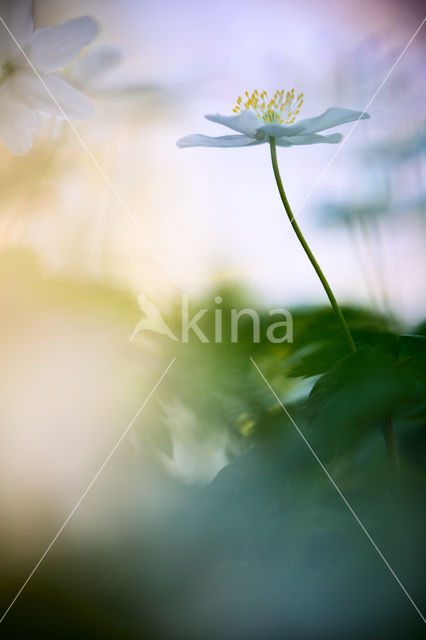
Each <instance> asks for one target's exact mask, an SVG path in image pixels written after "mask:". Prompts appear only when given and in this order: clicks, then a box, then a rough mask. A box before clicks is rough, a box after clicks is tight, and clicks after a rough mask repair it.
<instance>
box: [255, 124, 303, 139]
mask: <svg viewBox="0 0 426 640" xmlns="http://www.w3.org/2000/svg"><path fill="white" fill-rule="evenodd" d="M258 122H259V121H258ZM302 131H304V127H303V126H302V125H300V124H262V125H261V126H260V127H258V128H257V129H256V134H255V135H256V139H257V140H263V139H264V138H265V136H273V137H274V138H282V137H283V136H287V137H290V136H295V135H297V134H298V133H301V132H302Z"/></svg>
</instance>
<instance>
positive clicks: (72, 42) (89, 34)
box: [27, 16, 98, 72]
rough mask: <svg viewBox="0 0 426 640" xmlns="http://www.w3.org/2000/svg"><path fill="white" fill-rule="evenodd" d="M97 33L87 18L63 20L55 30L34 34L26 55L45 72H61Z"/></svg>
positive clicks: (96, 26)
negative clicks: (58, 70)
mask: <svg viewBox="0 0 426 640" xmlns="http://www.w3.org/2000/svg"><path fill="white" fill-rule="evenodd" d="M97 34H98V25H97V24H96V22H95V21H94V20H93V19H92V18H90V17H89V16H81V17H79V18H73V19H72V20H67V22H64V23H63V24H61V25H59V26H57V27H44V28H43V29H37V31H34V33H33V35H32V37H31V39H30V41H29V44H28V47H27V54H28V57H29V58H30V60H31V62H32V63H33V65H34V66H35V67H36V68H37V69H39V70H41V71H45V72H49V71H56V70H57V69H62V67H65V66H66V65H68V64H69V63H70V62H72V61H73V60H74V59H75V58H77V56H78V55H79V54H80V49H81V48H82V47H84V46H85V45H86V44H89V42H91V41H92V40H93V39H94V38H95V37H96V36H97Z"/></svg>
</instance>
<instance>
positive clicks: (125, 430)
mask: <svg viewBox="0 0 426 640" xmlns="http://www.w3.org/2000/svg"><path fill="white" fill-rule="evenodd" d="M175 360H176V357H174V358H173V359H172V360H171V362H170V363H169V365H168V367H167V369H165V370H164V371H163V373H162V374H161V376H160V378H159V379H158V380H157V382H156V384H155V385H154V387H153V388H152V389H151V391H150V393H149V394H148V396H147V397H146V398H145V400H144V401H143V403H142V404H141V406H140V407H139V409H138V410H137V411H136V413H135V415H134V416H133V418H132V419H131V421H130V422H129V424H128V425H127V427H126V428H125V429H124V431H123V433H122V434H121V436H120V437H119V439H118V440H117V442H116V443H115V445H114V446H113V448H112V449H111V451H110V453H109V454H108V455H107V457H106V458H105V460H104V462H103V463H102V464H101V466H100V467H99V469H98V470H97V472H96V473H95V475H94V476H93V478H92V480H91V481H90V483H89V485H88V486H87V488H86V489H85V490H84V492H83V493H82V495H81V496H80V498H79V499H78V500H77V502H76V504H75V506H74V508H73V509H72V511H70V513H69V514H68V516H67V517H66V519H65V520H64V522H63V524H62V525H61V527H60V529H59V531H58V532H57V534H56V535H55V537H54V538H53V539H52V540H51V542H50V543H49V545H48V546H47V547H46V549H45V551H44V552H43V554H42V556H41V558H40V560H39V561H38V562H37V564H36V565H35V566H34V568H33V569H32V571H31V573H30V574H29V576H28V577H27V579H26V580H25V582H24V584H23V585H22V587H21V588H20V589H19V591H18V593H17V594H16V595H15V597H14V598H13V600H12V602H11V603H10V605H9V606H8V608H7V609H6V611H5V612H4V613H3V615H2V617H1V618H0V624H1V623H2V622H3V620H4V619H5V617H6V616H7V614H8V613H9V611H10V610H11V608H12V607H13V605H14V604H15V602H16V600H17V599H18V598H19V596H20V595H21V593H22V592H23V590H24V589H25V587H26V586H27V584H28V583H29V581H30V580H31V578H32V577H33V575H34V574H35V572H36V571H37V569H38V568H39V566H40V565H41V563H42V562H43V560H44V559H45V557H46V556H47V554H48V553H49V551H50V549H51V548H52V547H53V545H54V544H55V542H56V540H57V539H58V538H59V536H60V535H61V533H62V531H63V530H64V529H65V527H66V526H67V524H68V522H69V521H70V520H71V518H72V517H73V515H74V514H75V512H76V511H77V509H78V508H79V506H80V505H81V503H82V502H83V500H84V498H85V497H86V496H87V494H88V493H89V491H90V489H91V488H92V487H93V485H94V484H95V482H96V480H97V479H98V478H99V476H100V475H101V473H102V471H103V470H104V469H105V467H106V466H107V464H108V462H109V461H110V460H111V458H112V456H113V455H114V453H115V452H116V451H117V449H118V447H119V446H120V444H121V443H122V442H123V440H124V438H125V437H126V436H127V434H128V433H129V431H130V429H131V428H132V427H133V425H134V423H135V421H136V420H137V419H138V417H139V415H140V414H141V412H142V410H143V409H144V407H145V405H146V404H147V403H148V401H149V400H150V398H151V397H152V395H153V394H154V393H155V391H156V390H157V388H158V387H159V385H160V383H161V381H162V380H163V378H164V376H165V375H166V373H167V372H168V371H169V369H170V367H171V366H172V365H173V364H174V361H175Z"/></svg>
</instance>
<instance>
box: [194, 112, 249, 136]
mask: <svg viewBox="0 0 426 640" xmlns="http://www.w3.org/2000/svg"><path fill="white" fill-rule="evenodd" d="M205 118H207V120H210V121H211V122H218V123H219V124H224V125H225V127H229V128H230V129H233V130H234V131H238V132H239V133H243V134H244V135H246V136H249V137H252V138H254V133H255V131H256V129H258V127H259V118H258V117H257V116H256V115H255V114H254V113H253V112H252V111H249V110H248V109H245V110H244V111H243V112H242V113H239V114H238V115H237V116H222V115H220V113H216V114H215V115H207V116H205Z"/></svg>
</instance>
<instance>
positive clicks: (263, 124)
mask: <svg viewBox="0 0 426 640" xmlns="http://www.w3.org/2000/svg"><path fill="white" fill-rule="evenodd" d="M244 100H245V101H244ZM244 100H243V98H241V97H239V98H238V100H237V104H236V106H235V108H234V109H233V111H234V113H235V114H236V115H233V116H222V115H220V114H219V113H218V114H216V115H211V116H205V117H206V118H207V120H211V121H212V122H218V123H219V124H224V125H225V126H226V127H229V129H232V130H233V131H238V133H239V135H228V136H219V137H217V138H214V137H210V136H205V135H202V134H200V133H196V134H193V135H190V136H185V137H184V138H181V139H180V140H178V142H177V145H178V147H250V146H253V145H257V144H264V143H267V142H269V138H270V137H273V138H275V139H276V144H277V146H279V147H291V146H292V145H299V144H317V143H318V142H327V143H332V144H333V143H334V144H335V143H337V142H340V141H341V139H342V135H341V134H340V133H331V134H329V135H325V136H322V135H318V133H317V132H318V131H323V130H324V129H330V128H331V127H335V126H336V125H339V124H344V123H345V122H353V121H354V120H361V119H362V120H364V119H366V118H369V117H370V116H369V115H368V113H364V112H363V111H352V110H351V109H340V108H337V107H331V108H330V109H327V111H324V113H322V114H321V115H319V116H316V117H315V118H305V119H304V120H299V122H298V123H297V124H293V123H294V121H295V120H296V118H297V116H298V115H299V112H300V109H301V106H302V104H303V93H301V94H300V95H298V96H297V97H296V98H295V96H294V89H292V90H291V91H287V93H285V92H284V90H282V91H276V92H275V94H274V96H273V97H272V98H269V97H268V94H267V92H266V91H262V92H260V93H259V91H258V90H257V89H256V91H254V92H253V93H252V94H251V96H250V95H249V94H248V92H247V91H246V92H245V98H244Z"/></svg>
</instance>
